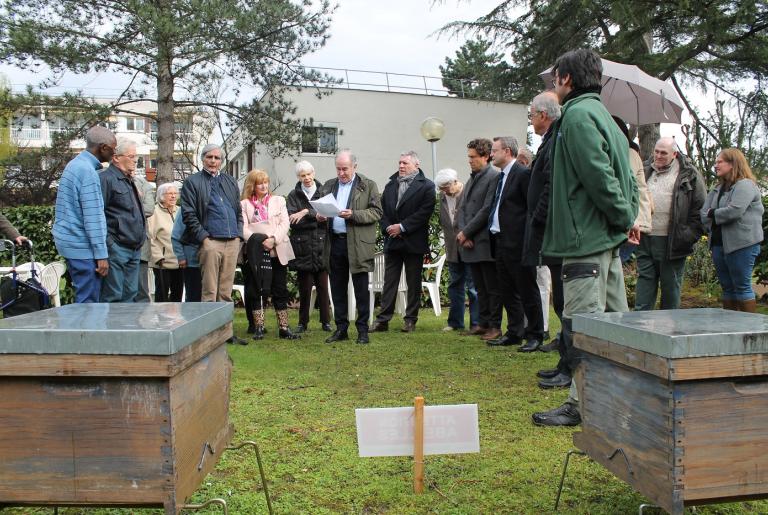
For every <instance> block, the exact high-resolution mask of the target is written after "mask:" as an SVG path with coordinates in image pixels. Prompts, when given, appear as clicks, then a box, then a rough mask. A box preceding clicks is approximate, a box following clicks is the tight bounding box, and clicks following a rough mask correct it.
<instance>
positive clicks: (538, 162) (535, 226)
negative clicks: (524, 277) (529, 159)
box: [523, 123, 563, 266]
mask: <svg viewBox="0 0 768 515" xmlns="http://www.w3.org/2000/svg"><path fill="white" fill-rule="evenodd" d="M554 126H555V124H554V123H553V124H552V125H551V126H550V127H549V130H548V131H547V132H546V133H545V134H544V136H543V137H542V139H541V145H539V150H538V152H536V159H534V160H533V163H531V182H530V183H529V184H528V212H527V214H526V227H525V244H524V245H523V264H524V265H526V266H540V265H559V264H561V263H562V261H563V260H562V259H559V258H551V257H546V256H543V255H542V254H541V245H542V243H544V230H545V229H546V228H547V213H548V210H549V187H550V177H551V174H552V163H551V161H550V152H551V150H552V132H553V131H552V129H553V127H554Z"/></svg>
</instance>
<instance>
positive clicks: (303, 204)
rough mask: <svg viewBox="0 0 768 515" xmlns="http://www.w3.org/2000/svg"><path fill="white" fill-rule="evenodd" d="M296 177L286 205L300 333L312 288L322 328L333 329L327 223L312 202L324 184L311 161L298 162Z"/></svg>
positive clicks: (324, 329)
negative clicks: (320, 219)
mask: <svg viewBox="0 0 768 515" xmlns="http://www.w3.org/2000/svg"><path fill="white" fill-rule="evenodd" d="M296 177H297V178H298V179H299V181H298V182H297V183H296V187H295V188H294V189H293V190H291V192H290V193H289V194H288V200H287V206H288V215H289V220H290V222H291V245H292V246H293V252H294V253H295V254H296V259H294V260H293V261H291V265H290V267H291V269H292V270H296V274H297V282H298V286H299V325H297V326H296V332H297V333H303V332H304V331H306V330H307V328H308V327H309V312H310V310H311V309H312V307H313V306H311V305H310V300H311V298H312V287H313V286H314V287H315V288H316V290H317V300H318V302H319V304H320V325H321V326H322V328H323V331H328V332H330V331H331V306H330V295H329V293H328V270H327V269H326V268H325V265H324V264H323V249H324V247H325V238H326V226H327V224H328V222H318V221H317V218H316V216H315V215H316V214H317V212H316V211H315V210H314V209H313V208H312V205H311V204H310V203H309V201H310V200H317V199H319V198H320V197H322V194H321V193H320V190H321V186H322V185H321V184H320V183H319V182H318V181H317V180H316V179H315V168H314V167H313V166H312V164H311V163H310V162H309V161H299V162H298V163H296Z"/></svg>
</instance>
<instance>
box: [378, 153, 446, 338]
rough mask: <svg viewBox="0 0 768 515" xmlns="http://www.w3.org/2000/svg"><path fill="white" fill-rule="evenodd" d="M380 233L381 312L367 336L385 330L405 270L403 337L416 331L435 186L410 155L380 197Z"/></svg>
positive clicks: (390, 317) (401, 156)
mask: <svg viewBox="0 0 768 515" xmlns="http://www.w3.org/2000/svg"><path fill="white" fill-rule="evenodd" d="M381 207H382V210H383V211H384V214H383V215H382V217H381V222H380V223H381V232H382V233H383V234H384V263H385V268H384V288H383V290H382V293H381V311H380V312H379V316H378V317H376V321H375V322H374V323H373V325H372V326H371V329H370V330H371V332H377V331H387V330H389V321H390V320H391V319H392V314H393V313H394V312H395V300H396V298H397V285H398V283H399V282H400V273H401V271H402V269H403V267H405V282H406V283H407V285H408V302H407V305H406V308H405V316H404V317H403V320H404V324H403V328H402V331H403V332H404V333H410V332H413V331H414V330H415V329H416V321H417V320H418V318H419V305H420V303H421V270H422V266H423V265H424V254H426V253H428V252H429V235H428V232H429V218H430V217H431V216H432V212H433V211H434V209H435V185H434V184H433V183H432V181H430V180H429V179H427V178H426V177H425V176H424V172H422V171H421V169H420V168H419V156H418V155H416V152H413V151H410V152H405V153H403V154H401V155H400V161H399V163H398V171H397V173H396V174H394V175H392V176H391V177H390V178H389V182H388V183H387V185H386V186H385V187H384V193H382V195H381Z"/></svg>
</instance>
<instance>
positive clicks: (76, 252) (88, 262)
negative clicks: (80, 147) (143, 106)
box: [53, 126, 117, 303]
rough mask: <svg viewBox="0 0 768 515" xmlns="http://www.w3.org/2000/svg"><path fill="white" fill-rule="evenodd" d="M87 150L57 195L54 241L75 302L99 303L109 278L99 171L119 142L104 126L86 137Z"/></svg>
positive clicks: (66, 173)
mask: <svg viewBox="0 0 768 515" xmlns="http://www.w3.org/2000/svg"><path fill="white" fill-rule="evenodd" d="M85 144H86V146H85V150H84V151H83V152H80V154H78V155H77V157H75V158H74V159H73V160H72V161H70V162H69V163H68V164H67V166H66V167H65V168H64V173H63V174H62V176H61V180H60V181H59V191H58V193H57V195H56V214H55V220H54V222H53V241H54V243H55V244H56V250H58V252H59V254H60V255H61V256H62V257H63V258H64V259H66V261H67V268H68V269H69V275H70V277H71V278H72V285H73V286H74V288H75V302H78V303H79V302H99V295H100V291H101V278H102V277H104V276H106V275H107V270H108V269H109V264H108V262H107V241H106V240H107V223H106V219H105V217H104V200H103V198H102V196H101V184H100V183H99V174H98V173H97V170H100V169H101V163H102V162H108V161H109V160H110V159H112V155H113V154H114V153H115V146H116V145H117V140H116V138H115V135H114V134H112V132H111V131H110V130H109V129H107V128H105V127H101V126H96V127H92V128H91V129H89V130H88V133H87V134H86V136H85Z"/></svg>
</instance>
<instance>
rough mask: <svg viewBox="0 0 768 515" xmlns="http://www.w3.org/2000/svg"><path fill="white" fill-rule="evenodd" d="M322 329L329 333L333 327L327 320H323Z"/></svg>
mask: <svg viewBox="0 0 768 515" xmlns="http://www.w3.org/2000/svg"><path fill="white" fill-rule="evenodd" d="M323 331H325V332H326V333H330V332H331V331H333V327H331V324H329V323H328V322H325V323H324V324H323Z"/></svg>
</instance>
